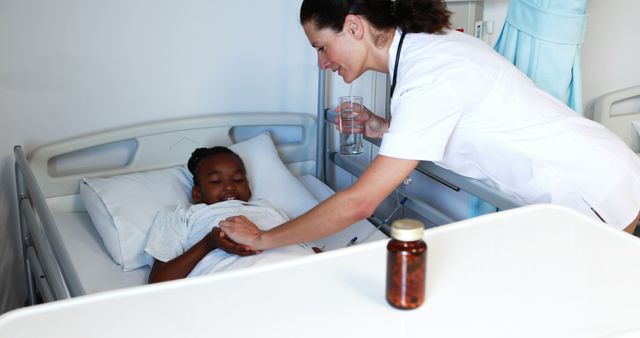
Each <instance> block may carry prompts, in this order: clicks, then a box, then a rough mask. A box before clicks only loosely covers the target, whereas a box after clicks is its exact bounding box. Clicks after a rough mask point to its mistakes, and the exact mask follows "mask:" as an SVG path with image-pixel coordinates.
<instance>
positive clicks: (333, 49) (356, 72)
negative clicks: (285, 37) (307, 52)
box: [303, 21, 366, 83]
mask: <svg viewBox="0 0 640 338" xmlns="http://www.w3.org/2000/svg"><path fill="white" fill-rule="evenodd" d="M347 26H348V25H347V24H345V28H344V29H343V30H342V32H339V33H336V32H335V31H334V30H332V29H330V28H323V29H320V30H318V29H316V28H315V27H314V24H313V23H312V22H310V21H308V22H306V23H305V24H304V25H303V28H304V33H305V34H306V35H307V38H308V39H309V42H311V46H312V47H313V48H315V49H316V50H317V51H318V65H319V66H320V68H322V69H331V71H333V72H338V75H340V76H342V79H343V80H344V82H346V83H351V81H353V80H355V79H357V78H358V77H359V76H360V75H362V73H364V72H365V70H366V69H365V67H364V56H363V55H364V54H363V47H364V46H363V43H362V41H361V40H358V39H357V38H356V37H355V36H354V35H353V34H351V32H350V31H349V28H348V27H347Z"/></svg>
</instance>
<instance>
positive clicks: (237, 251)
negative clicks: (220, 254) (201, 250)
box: [207, 227, 262, 256]
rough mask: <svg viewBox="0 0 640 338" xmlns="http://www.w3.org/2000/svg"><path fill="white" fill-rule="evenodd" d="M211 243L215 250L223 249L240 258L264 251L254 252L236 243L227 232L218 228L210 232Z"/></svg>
mask: <svg viewBox="0 0 640 338" xmlns="http://www.w3.org/2000/svg"><path fill="white" fill-rule="evenodd" d="M207 236H208V237H209V240H210V243H211V244H212V246H213V247H214V248H218V249H222V250H224V251H226V252H228V253H230V254H234V255H238V256H251V255H255V254H259V253H261V252H262V251H260V250H252V249H251V248H250V247H249V246H247V245H242V244H238V243H236V242H234V241H233V240H232V239H231V238H230V237H229V236H227V235H226V233H225V232H223V231H222V230H220V228H218V227H214V228H213V229H211V232H209V235H207Z"/></svg>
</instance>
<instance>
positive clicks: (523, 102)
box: [380, 31, 640, 229]
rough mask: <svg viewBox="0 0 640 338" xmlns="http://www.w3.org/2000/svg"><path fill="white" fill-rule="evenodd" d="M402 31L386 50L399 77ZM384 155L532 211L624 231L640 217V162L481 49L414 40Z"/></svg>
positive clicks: (405, 55) (456, 39) (440, 38)
mask: <svg viewBox="0 0 640 338" xmlns="http://www.w3.org/2000/svg"><path fill="white" fill-rule="evenodd" d="M399 40H400V32H399V31H398V32H396V34H395V37H394V40H393V43H392V45H391V47H390V49H389V63H390V64H389V69H390V74H391V76H393V68H394V64H395V59H396V52H397V47H398V43H399ZM391 112H392V119H391V125H390V128H389V131H388V132H387V133H386V134H385V135H384V138H383V140H382V146H381V149H380V154H382V155H385V156H390V157H395V158H404V159H417V160H426V161H434V162H436V163H437V164H438V165H440V166H442V167H444V168H447V169H450V170H452V171H454V172H456V173H458V174H460V175H463V176H467V177H471V178H475V179H479V180H482V181H484V182H485V183H487V184H489V185H491V186H493V187H495V188H497V189H499V190H501V191H503V192H505V193H507V194H510V195H511V196H514V197H515V198H516V199H518V200H520V201H522V202H524V203H525V204H532V203H554V204H560V205H564V206H567V207H570V208H573V209H575V210H578V211H581V212H583V213H584V214H586V215H589V216H592V217H594V218H596V219H597V216H596V215H595V213H594V212H593V211H592V210H590V207H589V206H591V207H593V209H595V210H596V211H597V212H598V213H599V214H600V216H601V217H602V218H603V219H604V220H605V221H606V222H607V223H608V224H609V225H611V226H613V227H615V228H618V229H623V228H625V227H626V226H627V225H629V223H631V222H632V221H633V220H634V219H635V217H636V216H637V215H638V211H639V210H640V178H639V175H640V160H639V159H638V157H637V155H635V154H634V153H633V152H632V151H631V150H630V149H629V148H628V146H627V145H626V144H625V143H624V142H623V141H622V140H620V139H619V138H618V137H617V136H616V135H614V134H613V133H611V132H610V131H608V130H607V129H606V128H605V127H603V126H602V125H600V124H598V123H596V122H593V121H591V120H589V119H586V118H584V117H582V116H580V115H578V114H577V113H576V112H574V111H573V110H571V109H570V108H568V107H567V106H566V105H564V104H563V103H561V102H559V101H558V100H556V99H555V98H553V97H552V96H551V95H549V94H547V93H546V92H544V91H542V90H540V89H539V88H537V87H536V86H535V85H534V84H533V83H532V82H531V80H529V78H527V77H526V76H525V75H524V74H523V73H522V72H520V71H519V70H518V69H517V68H515V67H514V66H513V65H512V64H510V63H509V62H507V61H506V60H505V59H503V58H502V57H501V56H500V55H499V54H497V53H496V52H495V51H493V50H492V49H491V48H490V47H489V46H488V45H486V44H485V43H484V42H482V41H480V40H477V39H475V38H473V37H471V36H468V35H466V34H463V33H459V32H456V31H452V32H450V33H448V34H445V35H432V34H407V35H406V37H405V40H404V44H403V46H402V51H401V55H400V63H399V66H398V75H397V85H396V89H395V94H394V96H393V99H392V101H391Z"/></svg>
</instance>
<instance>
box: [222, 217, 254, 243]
mask: <svg viewBox="0 0 640 338" xmlns="http://www.w3.org/2000/svg"><path fill="white" fill-rule="evenodd" d="M220 227H221V228H222V231H224V233H225V234H227V236H229V238H230V239H231V240H234V241H236V242H238V243H240V244H244V245H245V246H249V247H256V246H258V243H259V242H260V238H261V236H262V233H263V231H262V230H260V229H258V227H257V226H256V225H255V224H254V223H253V222H251V221H250V220H249V219H248V218H246V217H245V216H232V217H229V218H227V219H226V220H224V221H221V222H220Z"/></svg>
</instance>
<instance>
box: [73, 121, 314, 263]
mask: <svg viewBox="0 0 640 338" xmlns="http://www.w3.org/2000/svg"><path fill="white" fill-rule="evenodd" d="M229 148H230V149H232V150H233V151H234V152H236V153H237V154H238V155H239V156H240V157H241V158H242V160H243V161H244V164H245V167H246V169H247V176H248V179H249V184H250V187H251V191H252V195H253V197H254V198H263V199H266V200H267V201H269V202H270V203H271V204H272V205H273V206H274V207H276V208H278V209H281V210H283V211H284V212H286V213H287V215H289V217H291V218H293V217H297V216H299V215H301V214H302V213H304V212H306V211H307V210H309V209H310V208H312V207H313V206H314V205H316V204H317V200H316V199H315V198H314V197H313V196H312V195H311V193H310V192H309V191H308V190H307V189H306V188H305V187H304V185H302V183H301V182H300V181H298V179H297V178H295V177H294V176H293V175H292V174H291V172H290V171H289V170H288V169H287V167H286V166H285V165H284V163H282V160H281V159H280V157H279V155H278V151H277V149H276V147H275V146H274V144H273V141H272V140H271V137H270V136H269V134H268V133H263V134H261V135H258V136H256V137H254V138H252V139H248V140H246V141H242V142H239V143H236V144H234V145H232V146H230V147H229ZM187 160H188V159H185V162H186V161H187ZM192 185H193V178H192V176H191V173H189V171H188V170H187V169H186V168H185V166H180V167H174V168H169V169H161V170H152V171H146V172H139V173H132V174H126V175H117V176H112V177H107V178H85V179H83V180H82V182H81V184H80V196H81V198H82V202H83V203H84V205H85V208H86V209H87V212H88V213H89V216H90V217H91V220H92V221H93V224H94V226H95V227H96V230H97V231H98V234H99V235H100V237H101V238H102V241H103V243H104V245H105V247H106V249H107V251H108V252H109V254H110V255H111V257H112V258H113V260H114V261H115V262H116V263H117V264H119V265H120V266H121V267H122V269H123V270H124V271H129V270H132V269H135V268H138V267H141V266H144V265H148V264H150V263H151V262H152V258H151V257H150V256H149V255H148V254H147V253H145V252H144V245H145V243H146V239H147V233H148V230H149V228H150V227H151V224H152V223H153V218H154V217H155V214H156V213H157V212H158V211H159V210H161V209H163V208H166V207H168V206H172V205H176V204H179V203H184V202H190V200H191V187H192Z"/></svg>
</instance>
